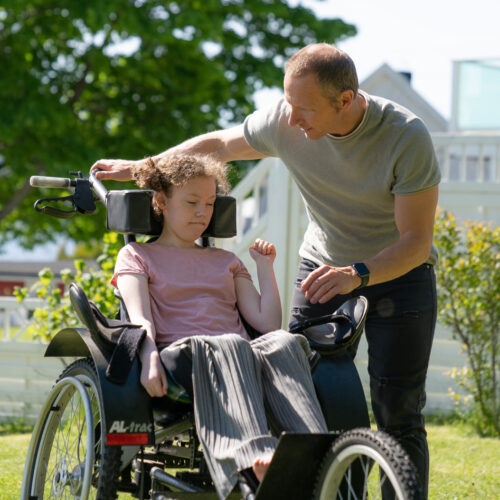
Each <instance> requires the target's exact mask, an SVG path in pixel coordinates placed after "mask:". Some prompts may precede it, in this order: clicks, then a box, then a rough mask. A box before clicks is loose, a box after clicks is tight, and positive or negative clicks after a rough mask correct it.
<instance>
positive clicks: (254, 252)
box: [249, 239, 276, 264]
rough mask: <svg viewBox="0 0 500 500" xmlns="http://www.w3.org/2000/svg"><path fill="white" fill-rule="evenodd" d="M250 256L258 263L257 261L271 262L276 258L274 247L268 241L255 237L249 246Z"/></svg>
mask: <svg viewBox="0 0 500 500" xmlns="http://www.w3.org/2000/svg"><path fill="white" fill-rule="evenodd" d="M249 252H250V256H251V257H252V259H253V260H254V261H255V262H256V263H257V264H259V262H267V263H269V264H272V263H273V262H274V259H275V258H276V248H275V246H274V245H273V244H272V243H269V241H264V240H260V239H256V240H255V243H254V244H253V245H252V246H251V247H250V250H249Z"/></svg>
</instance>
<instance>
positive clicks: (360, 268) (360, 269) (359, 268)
mask: <svg viewBox="0 0 500 500" xmlns="http://www.w3.org/2000/svg"><path fill="white" fill-rule="evenodd" d="M353 267H354V269H355V271H356V272H357V273H358V274H359V276H369V275H370V271H369V269H368V268H367V267H366V266H365V265H364V264H363V263H362V262H357V263H356V264H353Z"/></svg>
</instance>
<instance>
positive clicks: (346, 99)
mask: <svg viewBox="0 0 500 500" xmlns="http://www.w3.org/2000/svg"><path fill="white" fill-rule="evenodd" d="M339 102H340V108H341V109H349V108H350V106H351V104H352V103H353V102H354V92H353V91H352V90H344V91H343V92H342V93H341V94H340V99H339Z"/></svg>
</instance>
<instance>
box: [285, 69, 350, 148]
mask: <svg viewBox="0 0 500 500" xmlns="http://www.w3.org/2000/svg"><path fill="white" fill-rule="evenodd" d="M284 90H285V100H286V101H287V103H288V104H289V106H290V117H289V118H288V124H289V125H290V126H291V127H294V126H298V127H300V128H301V129H302V131H303V132H304V134H305V135H306V137H307V138H308V139H311V140H317V139H321V137H323V136H325V135H326V134H333V135H343V134H344V133H345V132H344V129H345V124H344V120H343V116H342V111H341V109H340V106H335V105H334V104H332V102H331V101H330V100H329V99H327V98H326V97H324V96H323V94H322V92H321V89H320V87H319V85H318V82H317V79H316V75H314V74H309V75H306V76H301V77H294V76H290V75H288V74H285V81H284Z"/></svg>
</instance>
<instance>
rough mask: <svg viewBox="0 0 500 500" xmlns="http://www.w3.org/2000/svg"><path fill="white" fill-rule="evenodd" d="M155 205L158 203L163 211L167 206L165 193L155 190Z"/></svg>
mask: <svg viewBox="0 0 500 500" xmlns="http://www.w3.org/2000/svg"><path fill="white" fill-rule="evenodd" d="M153 205H156V206H157V207H158V208H159V209H160V210H161V211H162V212H163V210H165V206H166V199H165V194H164V193H160V192H159V191H155V192H154V193H153Z"/></svg>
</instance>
